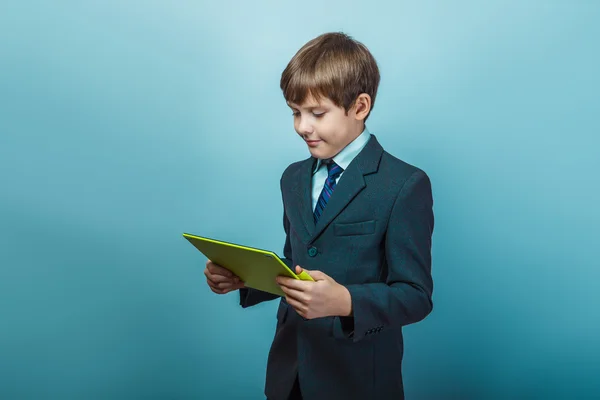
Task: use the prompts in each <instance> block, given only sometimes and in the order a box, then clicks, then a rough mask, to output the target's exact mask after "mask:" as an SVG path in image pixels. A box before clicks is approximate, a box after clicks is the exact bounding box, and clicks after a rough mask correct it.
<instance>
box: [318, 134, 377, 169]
mask: <svg viewBox="0 0 600 400" xmlns="http://www.w3.org/2000/svg"><path fill="white" fill-rule="evenodd" d="M370 138H371V133H370V132H369V130H368V129H367V126H366V125H365V129H364V130H363V131H362V133H361V134H360V135H359V136H358V137H357V138H356V139H354V140H353V141H352V142H350V143H349V144H348V145H347V146H346V147H344V148H343V149H342V151H340V152H339V153H338V154H337V155H336V156H334V157H333V161H334V162H335V163H336V164H337V165H339V166H340V167H342V170H346V168H348V165H350V162H351V161H352V160H354V157H356V156H357V155H358V153H360V151H361V150H362V149H363V148H364V147H365V145H366V144H367V142H368V141H369V139H370ZM322 163H323V160H321V159H317V164H316V165H315V168H314V169H313V174H314V173H316V172H317V171H318V170H319V168H321V164H322Z"/></svg>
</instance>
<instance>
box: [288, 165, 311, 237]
mask: <svg viewBox="0 0 600 400" xmlns="http://www.w3.org/2000/svg"><path fill="white" fill-rule="evenodd" d="M315 162H316V159H315V158H313V157H310V158H308V159H307V160H304V161H303V162H302V163H301V164H300V167H299V168H298V169H297V170H296V172H295V173H294V175H293V177H292V179H291V182H292V185H293V186H292V188H291V191H292V193H293V201H294V203H295V204H292V205H290V211H291V212H293V213H294V216H289V217H290V218H294V217H295V218H294V220H296V221H301V225H302V226H303V227H304V232H298V233H299V234H301V236H302V239H303V240H304V241H305V242H308V241H309V239H310V238H311V237H312V234H313V232H314V230H315V223H314V220H313V213H312V186H311V184H312V171H313V168H314V165H315Z"/></svg>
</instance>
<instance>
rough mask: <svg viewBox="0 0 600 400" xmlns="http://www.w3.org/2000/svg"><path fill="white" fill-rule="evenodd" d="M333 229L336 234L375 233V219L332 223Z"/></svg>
mask: <svg viewBox="0 0 600 400" xmlns="http://www.w3.org/2000/svg"><path fill="white" fill-rule="evenodd" d="M333 231H334V233H335V235H336V236H350V235H370V234H372V233H375V220H371V221H362V222H352V223H349V224H348V223H346V224H342V223H336V224H334V225H333Z"/></svg>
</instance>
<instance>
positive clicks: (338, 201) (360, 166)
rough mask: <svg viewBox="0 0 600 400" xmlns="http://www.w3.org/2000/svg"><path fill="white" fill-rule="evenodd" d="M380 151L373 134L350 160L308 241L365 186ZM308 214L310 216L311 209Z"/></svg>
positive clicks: (376, 164) (314, 237)
mask: <svg viewBox="0 0 600 400" xmlns="http://www.w3.org/2000/svg"><path fill="white" fill-rule="evenodd" d="M382 152H383V148H382V147H381V145H380V144H379V142H378V141H377V139H376V138H375V135H371V139H370V140H369V142H368V143H367V145H366V146H365V148H364V149H362V150H361V152H360V153H358V155H357V156H356V158H354V160H352V162H350V164H349V165H348V168H347V169H346V170H345V171H344V174H343V175H342V177H341V178H340V179H339V181H338V183H337V185H336V186H335V189H334V190H333V193H332V195H331V197H330V198H329V201H328V202H327V205H326V206H325V208H324V209H323V213H322V214H321V217H320V218H319V221H317V225H316V226H315V227H314V230H313V232H312V235H311V238H310V242H312V241H314V240H315V239H316V238H317V237H318V236H319V235H320V234H321V232H323V230H324V229H325V228H326V227H327V226H328V225H329V224H330V223H331V221H333V220H334V218H335V217H337V216H338V215H339V214H340V213H341V212H342V211H343V210H344V208H345V207H346V206H347V205H348V203H350V202H351V201H352V199H354V197H356V195H357V194H359V193H360V192H361V191H362V190H363V189H364V188H365V186H366V183H365V179H364V176H365V175H368V174H371V173H373V172H376V171H377V168H378V166H379V160H380V159H381V154H382ZM310 215H311V218H312V211H311V212H310ZM313 225H314V223H313Z"/></svg>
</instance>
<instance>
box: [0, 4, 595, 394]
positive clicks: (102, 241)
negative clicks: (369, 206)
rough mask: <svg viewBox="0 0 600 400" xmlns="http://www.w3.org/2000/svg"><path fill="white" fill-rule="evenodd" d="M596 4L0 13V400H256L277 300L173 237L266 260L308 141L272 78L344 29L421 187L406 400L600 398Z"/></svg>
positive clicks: (60, 8) (15, 9) (84, 7)
mask: <svg viewBox="0 0 600 400" xmlns="http://www.w3.org/2000/svg"><path fill="white" fill-rule="evenodd" d="M599 18H600V3H598V2H597V1H591V0H589V1H585V0H579V1H560V0H555V1H535V0H531V1H527V2H523V1H488V2H476V1H457V2H443V1H418V2H417V1H412V2H410V1H394V2H392V1H371V2H352V1H350V2H349V1H329V2H320V1H306V2H274V1H258V2H243V1H221V2H202V1H201V2H192V1H180V2H158V1H150V2H147V1H139V0H137V1H127V2H122V1H116V0H107V1H103V2H75V1H73V2H67V1H54V2H42V1H17V0H8V1H6V0H5V1H2V2H1V3H0V398H3V399H25V398H31V399H34V398H35V399H58V398H60V399H68V398H87V399H96V398H97V399H107V398H114V399H117V398H119V399H120V398H123V399H134V398H149V397H152V398H202V399H204V398H206V399H217V398H218V399H234V398H247V399H261V398H264V397H263V395H262V391H263V384H264V374H265V366H266V359H267V352H268V350H269V346H270V343H271V339H272V337H273V333H274V328H275V307H276V302H271V303H266V304H262V305H260V306H257V307H254V308H251V309H246V310H242V309H241V308H240V307H239V306H238V304H237V301H238V296H237V293H232V294H229V295H225V296H217V295H214V294H213V293H212V292H210V290H209V289H208V287H207V286H206V284H205V278H204V275H203V273H202V272H203V269H204V263H205V259H204V258H203V257H202V255H201V254H200V253H199V252H198V251H196V250H195V249H194V248H193V247H192V246H191V245H190V244H189V243H188V242H187V241H186V240H185V239H184V238H183V237H182V236H181V234H182V233H183V232H191V233H197V234H201V235H207V236H212V237H216V238H222V239H225V240H230V241H233V242H237V243H245V244H248V245H252V246H257V247H261V248H269V249H273V250H274V251H276V252H278V253H281V251H282V248H283V242H284V233H283V227H282V205H281V194H280V191H279V178H280V176H281V173H282V172H283V170H284V168H285V167H286V166H287V165H288V164H290V163H291V162H294V161H297V160H300V159H303V158H305V157H307V156H308V150H307V148H306V146H305V145H304V144H303V142H302V141H301V140H299V138H298V137H297V135H296V134H295V132H294V130H293V125H292V115H291V111H290V110H289V109H288V108H287V106H286V105H285V102H284V99H283V97H282V95H281V92H280V90H279V86H278V85H279V78H280V74H281V72H282V70H283V69H284V68H285V65H286V64H287V62H288V61H289V59H290V58H291V57H292V56H293V54H294V53H295V52H296V51H297V50H298V49H299V48H300V47H301V46H302V45H303V44H304V43H305V42H306V41H308V40H310V39H312V38H313V37H315V36H317V35H319V34H321V33H324V32H328V31H343V32H346V33H348V34H350V35H352V36H353V37H355V38H356V39H358V40H360V41H362V42H363V43H365V44H366V45H367V46H368V47H369V48H370V50H371V51H372V52H373V54H374V55H375V57H376V59H377V61H378V63H379V66H380V69H381V74H382V80H381V86H380V90H379V94H378V97H377V100H376V103H375V107H374V110H373V113H372V115H371V117H370V119H369V124H368V126H369V129H370V130H371V131H372V132H373V133H374V134H375V135H377V137H378V139H379V140H380V142H381V143H382V145H383V146H384V147H385V148H386V149H387V150H388V151H390V152H391V153H392V154H394V155H396V156H398V157H400V158H402V159H404V160H405V161H407V162H410V163H413V164H415V165H417V166H419V167H421V168H423V169H424V170H425V171H426V172H427V173H428V174H429V176H430V177H431V180H432V183H433V191H434V199H435V215H436V229H435V233H434V248H433V261H434V263H433V274H434V279H435V292H434V311H433V313H432V314H431V315H430V316H429V317H428V318H427V319H426V320H424V321H423V322H421V323H419V324H416V325H413V326H409V327H407V328H406V329H405V332H406V335H405V337H406V341H405V344H406V356H405V359H404V371H405V375H404V379H405V385H406V394H407V397H408V398H409V399H508V398H510V399H513V398H528V399H530V398H531V399H533V398H536V399H574V398H578V399H581V398H598V396H599V395H600V379H598V375H599V374H600V364H599V362H598V360H599V359H600V314H599V313H598V308H599V306H600V290H599V289H598V288H599V280H600V272H599V271H600V268H599V267H600V263H599V261H598V259H599V258H598V250H599V248H600V247H599V242H600V240H599V239H600V237H599V236H600V235H599V233H598V226H599V224H600V207H599V206H598V205H599V204H600V178H598V176H599V174H600V155H599V154H600V138H599V135H600V124H599V122H598V113H599V111H600V99H599V94H598V93H599V92H600V79H599V76H600V74H598V71H600V53H599V52H598V43H597V42H598V40H597V39H598V38H599V37H600V28H599V25H598V23H597V21H598V20H599Z"/></svg>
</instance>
